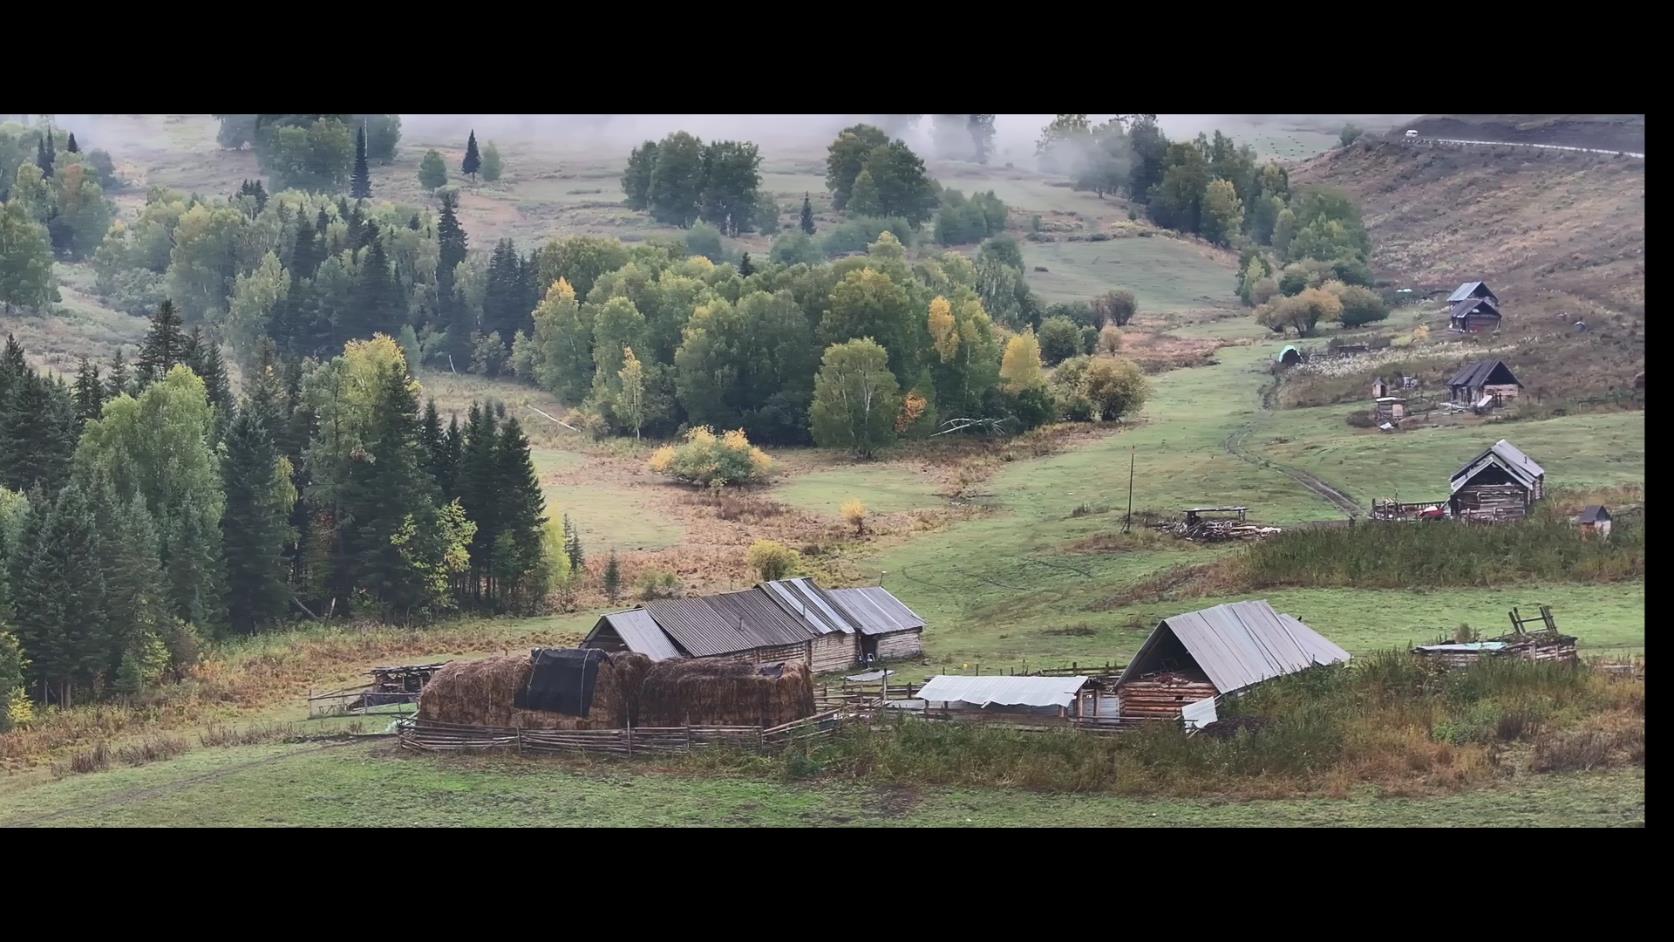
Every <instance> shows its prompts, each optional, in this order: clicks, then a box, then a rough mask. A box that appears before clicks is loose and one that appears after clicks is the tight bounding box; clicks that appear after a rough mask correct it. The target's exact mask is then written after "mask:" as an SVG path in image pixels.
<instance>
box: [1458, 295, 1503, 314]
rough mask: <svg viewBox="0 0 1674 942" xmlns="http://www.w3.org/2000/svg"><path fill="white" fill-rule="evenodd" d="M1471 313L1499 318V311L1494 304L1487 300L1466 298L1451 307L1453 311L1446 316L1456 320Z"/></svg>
mask: <svg viewBox="0 0 1674 942" xmlns="http://www.w3.org/2000/svg"><path fill="white" fill-rule="evenodd" d="M1473 313H1476V314H1488V315H1491V316H1493V317H1499V316H1500V309H1499V308H1497V307H1495V306H1494V302H1492V301H1490V300H1488V299H1487V298H1466V299H1465V300H1463V301H1460V302H1458V303H1457V304H1455V305H1453V310H1451V311H1448V312H1447V316H1448V317H1451V318H1454V319H1458V318H1461V317H1464V316H1465V315H1467V314H1473Z"/></svg>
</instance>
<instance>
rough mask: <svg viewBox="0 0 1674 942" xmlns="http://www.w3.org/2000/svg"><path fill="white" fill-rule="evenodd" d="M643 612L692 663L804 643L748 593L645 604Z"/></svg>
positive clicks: (769, 606) (774, 610)
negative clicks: (739, 652)
mask: <svg viewBox="0 0 1674 942" xmlns="http://www.w3.org/2000/svg"><path fill="white" fill-rule="evenodd" d="M645 611H647V612H650V613H651V617H652V618H653V619H655V620H656V622H657V624H658V625H660V626H662V629H663V630H664V631H665V632H667V633H668V636H669V637H671V638H673V639H674V640H675V642H676V643H677V644H679V645H680V646H681V647H683V648H685V649H686V650H687V651H689V652H691V654H692V656H693V657H709V656H712V655H716V654H732V653H734V652H737V651H748V650H750V649H751V648H767V647H776V646H779V645H786V644H801V643H803V642H805V641H807V640H808V639H809V637H810V636H809V634H808V630H807V629H806V628H804V627H803V626H802V625H800V624H799V623H798V622H797V621H796V620H795V619H794V618H793V617H792V616H790V615H787V614H786V613H785V612H784V610H783V609H781V608H779V607H778V606H777V605H776V604H774V603H773V602H772V601H770V600H769V599H768V598H767V597H766V596H765V595H763V594H762V593H760V592H757V591H755V590H754V589H750V590H747V591H744V592H728V593H726V594H724V595H712V596H709V597H707V598H699V599H662V600H659V601H655V602H647V603H645Z"/></svg>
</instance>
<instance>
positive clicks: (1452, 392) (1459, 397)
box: [1447, 360, 1523, 406]
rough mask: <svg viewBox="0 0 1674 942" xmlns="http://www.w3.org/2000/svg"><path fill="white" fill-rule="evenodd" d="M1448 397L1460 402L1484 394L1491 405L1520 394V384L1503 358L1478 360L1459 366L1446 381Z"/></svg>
mask: <svg viewBox="0 0 1674 942" xmlns="http://www.w3.org/2000/svg"><path fill="white" fill-rule="evenodd" d="M1447 394H1448V399H1449V400H1450V401H1452V402H1458V403H1463V404H1464V405H1475V404H1476V403H1478V402H1481V401H1482V400H1483V398H1484V397H1487V398H1489V399H1491V401H1492V404H1493V405H1495V406H1502V405H1504V404H1505V401H1506V400H1507V399H1515V398H1517V397H1518V396H1520V395H1522V394H1523V384H1522V383H1521V382H1519V381H1518V379H1517V377H1516V375H1515V374H1513V373H1512V372H1511V367H1509V366H1506V365H1505V361H1504V360H1478V361H1476V362H1475V363H1466V364H1465V365H1464V366H1461V367H1460V368H1459V370H1458V372H1456V373H1454V374H1453V378H1452V379H1449V380H1448V381H1447Z"/></svg>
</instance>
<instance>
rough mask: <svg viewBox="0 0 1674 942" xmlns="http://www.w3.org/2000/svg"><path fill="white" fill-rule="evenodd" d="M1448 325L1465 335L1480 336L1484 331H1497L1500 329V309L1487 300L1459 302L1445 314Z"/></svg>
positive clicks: (1477, 299)
mask: <svg viewBox="0 0 1674 942" xmlns="http://www.w3.org/2000/svg"><path fill="white" fill-rule="evenodd" d="M1447 319H1448V325H1449V326H1451V327H1452V328H1453V329H1454V330H1458V331H1463V332H1464V333H1467V334H1480V333H1484V332H1486V331H1491V330H1498V329H1499V327H1500V320H1501V315H1500V309H1499V307H1498V306H1497V305H1495V304H1494V302H1492V301H1490V300H1488V299H1487V298H1472V299H1470V300H1467V301H1460V302H1459V303H1457V304H1455V305H1453V309H1452V310H1450V311H1448V312H1447Z"/></svg>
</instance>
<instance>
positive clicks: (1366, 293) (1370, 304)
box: [1325, 281, 1389, 327]
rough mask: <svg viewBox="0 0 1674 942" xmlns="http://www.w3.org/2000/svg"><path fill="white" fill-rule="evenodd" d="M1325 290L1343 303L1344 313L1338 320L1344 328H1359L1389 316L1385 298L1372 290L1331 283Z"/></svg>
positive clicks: (1335, 282) (1327, 283)
mask: <svg viewBox="0 0 1674 942" xmlns="http://www.w3.org/2000/svg"><path fill="white" fill-rule="evenodd" d="M1325 290H1327V291H1330V292H1331V293H1332V294H1335V295H1336V296H1337V300H1338V301H1341V302H1342V304H1343V313H1342V314H1341V315H1339V317H1338V319H1339V320H1340V321H1341V322H1342V325H1343V326H1344V327H1359V326H1360V325H1362V324H1370V323H1372V322H1373V321H1381V320H1383V319H1384V318H1386V317H1388V316H1389V307H1388V306H1387V305H1385V304H1384V303H1383V298H1381V297H1379V296H1378V293H1377V292H1376V291H1373V290H1371V289H1370V288H1362V287H1360V286H1359V285H1347V284H1343V283H1342V282H1340V281H1329V282H1326V284H1325Z"/></svg>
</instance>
